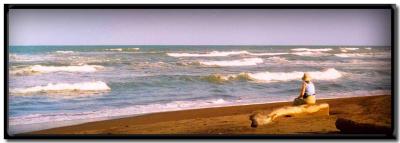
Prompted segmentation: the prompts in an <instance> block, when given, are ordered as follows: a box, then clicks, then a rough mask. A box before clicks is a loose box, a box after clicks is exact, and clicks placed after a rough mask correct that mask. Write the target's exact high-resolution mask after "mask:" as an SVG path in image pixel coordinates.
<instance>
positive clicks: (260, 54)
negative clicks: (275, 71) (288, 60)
mask: <svg viewBox="0 0 400 143" xmlns="http://www.w3.org/2000/svg"><path fill="white" fill-rule="evenodd" d="M248 54H249V55H252V56H278V55H287V54H289V53H248Z"/></svg>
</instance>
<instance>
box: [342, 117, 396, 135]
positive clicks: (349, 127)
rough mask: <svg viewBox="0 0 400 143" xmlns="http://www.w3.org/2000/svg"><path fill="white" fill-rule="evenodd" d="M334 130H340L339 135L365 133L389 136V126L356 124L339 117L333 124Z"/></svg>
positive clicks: (365, 123)
mask: <svg viewBox="0 0 400 143" xmlns="http://www.w3.org/2000/svg"><path fill="white" fill-rule="evenodd" d="M335 125H336V128H337V129H339V130H340V133H345V134H366V133H374V134H376V133H385V134H390V133H391V132H392V131H391V128H390V126H385V125H379V124H376V123H375V124H374V123H367V122H363V123H362V122H357V121H355V120H352V119H349V118H345V117H340V118H338V119H337V120H336V122H335Z"/></svg>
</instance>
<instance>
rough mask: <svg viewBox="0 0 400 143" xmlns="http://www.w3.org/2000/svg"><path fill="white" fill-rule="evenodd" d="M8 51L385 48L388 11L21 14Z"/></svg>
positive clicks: (16, 12)
mask: <svg viewBox="0 0 400 143" xmlns="http://www.w3.org/2000/svg"><path fill="white" fill-rule="evenodd" d="M9 38H10V39H9V40H10V45H390V11H389V10H379V9H376V10H374V9H371V10H368V9H367V10H361V9H355V10H349V9H347V10H340V9H336V10H333V9H332V10H327V9H325V10H323V9H321V10H318V9H315V10H306V9H304V10H295V9H292V10H289V9H288V10H283V9H281V10H273V9H269V10H262V9H258V10H257V9H253V10H241V9H234V10H224V9H203V10H202V9H198V10H195V9H187V10H184V9H169V10H160V9H147V10H145V9H136V10H100V9H99V10H93V9H92V10H89V9H88V10H84V9H82V10H62V9H59V10H57V9H47V10H35V9H32V10H27V9H26V10H23V9H12V10H10V12H9Z"/></svg>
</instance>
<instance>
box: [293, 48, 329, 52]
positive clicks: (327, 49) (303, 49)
mask: <svg viewBox="0 0 400 143" xmlns="http://www.w3.org/2000/svg"><path fill="white" fill-rule="evenodd" d="M290 50H292V51H305V52H327V51H331V50H332V49H331V48H322V49H309V48H295V49H290Z"/></svg>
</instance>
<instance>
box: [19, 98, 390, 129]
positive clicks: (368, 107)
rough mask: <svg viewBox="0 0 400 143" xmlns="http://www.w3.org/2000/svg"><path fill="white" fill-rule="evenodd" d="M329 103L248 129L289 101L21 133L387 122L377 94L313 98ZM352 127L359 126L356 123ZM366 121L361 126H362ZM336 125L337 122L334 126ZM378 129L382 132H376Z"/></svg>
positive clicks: (373, 125)
mask: <svg viewBox="0 0 400 143" xmlns="http://www.w3.org/2000/svg"><path fill="white" fill-rule="evenodd" d="M317 103H328V104H329V105H330V111H329V113H330V115H329V116H317V115H310V116H306V117H284V118H280V119H279V120H277V121H274V122H273V123H271V124H268V125H264V126H259V127H258V128H252V127H250V123H251V121H250V120H249V116H250V115H251V114H252V113H254V112H264V113H268V112H271V111H272V110H273V109H277V108H280V107H283V106H289V105H291V102H283V103H268V104H256V105H243V106H231V107H217V108H206V109H194V110H184V111H173V112H163V113H154V114H147V115H141V116H135V117H126V118H121V119H113V120H106V121H97V122H90V123H84V124H80V125H74V126H67V127H60V128H53V129H47V130H42V131H35V132H31V133H26V134H33V135H38V134H52V135H59V134H104V135H109V134H227V135H229V134H340V133H345V132H344V131H340V130H339V129H338V128H337V126H338V125H337V124H338V123H337V122H338V119H340V121H346V120H350V121H349V122H348V123H350V124H347V123H346V122H340V123H339V124H344V126H345V127H349V128H350V129H346V131H348V130H357V129H361V133H382V132H384V133H388V132H389V131H390V126H391V124H392V123H391V122H392V121H391V106H392V105H391V96H390V95H377V96H366V97H351V98H338V99H323V100H317ZM357 125H361V127H360V126H358V127H356V126H357ZM364 125H367V127H364ZM339 126H340V125H339ZM382 130H383V131H382Z"/></svg>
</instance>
